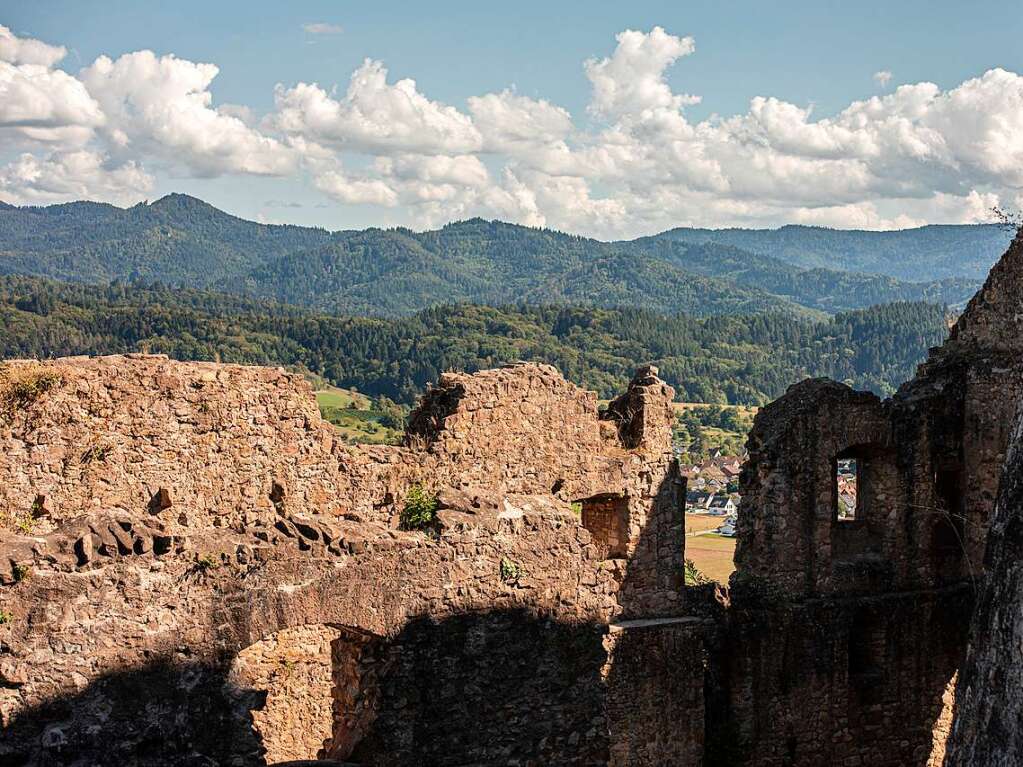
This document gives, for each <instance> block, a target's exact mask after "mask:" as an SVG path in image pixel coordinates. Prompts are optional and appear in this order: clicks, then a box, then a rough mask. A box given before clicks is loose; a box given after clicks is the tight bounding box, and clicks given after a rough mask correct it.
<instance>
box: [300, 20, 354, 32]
mask: <svg viewBox="0 0 1023 767" xmlns="http://www.w3.org/2000/svg"><path fill="white" fill-rule="evenodd" d="M302 29H303V30H305V31H306V32H308V33H309V34H310V35H340V34H341V33H342V32H344V31H345V30H344V27H342V26H341V25H340V24H329V23H327V22H325V21H314V22H310V23H309V24H303V25H302Z"/></svg>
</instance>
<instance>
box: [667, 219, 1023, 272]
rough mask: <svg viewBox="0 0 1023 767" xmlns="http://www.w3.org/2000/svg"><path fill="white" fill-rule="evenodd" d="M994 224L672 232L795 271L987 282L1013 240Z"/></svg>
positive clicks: (673, 236) (669, 235)
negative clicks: (887, 229)
mask: <svg viewBox="0 0 1023 767" xmlns="http://www.w3.org/2000/svg"><path fill="white" fill-rule="evenodd" d="M1012 236H1013V232H1012V231H1011V230H1010V229H1007V228H1005V227H1003V226H1000V225H996V224H985V225H955V226H923V227H919V228H917V229H901V230H898V231H891V232H871V231H863V230H854V229H828V228H826V227H821V226H796V225H793V226H783V227H781V228H780V229H689V228H681V229H672V230H670V231H667V232H664V233H663V234H660V235H658V237H659V238H661V239H665V240H671V241H676V242H687V243H695V244H699V243H713V244H718V245H731V246H732V247H736V248H741V249H742V250H746V251H749V252H751V253H756V254H758V255H761V256H769V257H772V258H776V259H779V260H781V261H785V262H788V263H790V264H793V265H795V266H798V267H801V268H804V269H807V268H824V269H828V270H834V269H841V270H846V271H852V272H869V273H872V274H884V275H888V276H890V277H894V278H897V279H902V280H919V279H928V280H940V279H945V278H955V277H959V278H967V279H970V280H983V279H984V278H985V277H986V276H987V273H988V270H990V269H991V266H992V265H993V264H994V263H995V261H997V260H998V257H999V256H1001V255H1002V253H1003V252H1004V251H1005V249H1006V248H1007V247H1008V245H1009V241H1010V240H1012Z"/></svg>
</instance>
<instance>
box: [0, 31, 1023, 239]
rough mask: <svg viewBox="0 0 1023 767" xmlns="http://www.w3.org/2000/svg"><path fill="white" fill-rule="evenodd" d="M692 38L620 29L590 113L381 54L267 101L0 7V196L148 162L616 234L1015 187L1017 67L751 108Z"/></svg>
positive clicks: (115, 175) (79, 186)
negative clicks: (447, 88)
mask: <svg viewBox="0 0 1023 767" xmlns="http://www.w3.org/2000/svg"><path fill="white" fill-rule="evenodd" d="M305 29H306V31H307V32H308V33H309V34H327V33H336V32H337V31H340V30H339V28H337V29H335V28H334V25H330V24H327V23H326V22H315V23H310V24H308V25H305ZM695 51H696V47H695V43H694V41H693V39H692V38H690V37H684V36H677V35H673V34H671V33H669V32H667V31H666V30H664V29H662V28H661V27H654V28H653V29H651V30H649V31H637V30H626V31H623V32H621V33H620V34H619V35H618V36H617V39H616V42H615V44H614V47H613V49H612V50H610V51H609V53H608V55H607V56H605V57H597V58H593V59H590V60H588V61H585V62H583V63H582V68H583V72H584V74H585V75H586V77H587V79H588V82H589V88H590V97H589V103H588V107H587V114H588V119H587V120H583V121H577V120H576V119H574V118H573V116H572V115H571V114H570V113H569V112H568V111H567V110H566V109H564V108H563V107H561V106H559V105H557V104H555V103H552V102H550V101H548V100H546V99H544V98H542V97H540V96H526V95H523V94H520V93H518V92H517V91H516V90H515V89H514V88H506V89H504V90H495V91H493V92H489V93H484V94H482V95H473V96H470V97H468V98H467V99H466V102H465V105H464V106H460V105H456V104H445V103H443V102H441V101H438V100H436V99H433V98H431V97H430V96H429V95H428V94H426V93H424V92H423V91H422V90H420V88H419V86H418V85H417V83H416V82H415V80H413V79H411V78H404V79H397V80H391V81H389V79H388V71H387V69H386V67H385V66H384V64H383V63H382V62H380V61H376V60H373V59H366V60H365V61H364V62H363V63H362V65H360V66H359V67H358V68H357V69H356V70H355V71H354V72H353V73H352V75H351V77H350V79H349V81H348V83H347V86H346V87H343V89H341V90H339V89H337V88H335V87H331V86H329V85H328V86H321V85H319V84H316V83H310V82H298V83H295V84H281V85H278V86H277V88H276V90H275V92H274V106H273V109H272V110H270V112H269V113H268V114H261V113H257V112H256V111H255V110H253V109H252V108H250V107H248V106H246V105H243V104H220V105H217V104H215V103H214V100H213V96H212V93H211V90H210V88H211V84H212V82H213V80H214V78H215V77H216V76H217V74H218V71H219V70H218V68H217V67H216V65H214V64H212V63H198V62H192V61H188V60H186V59H180V58H177V57H175V56H173V55H162V56H161V55H157V54H156V53H154V52H152V51H137V52H134V53H127V54H124V55H121V56H119V57H116V58H112V57H108V56H100V57H99V58H97V59H96V61H95V62H93V63H92V64H91V65H89V66H87V67H85V68H84V69H83V70H82V71H81V72H79V73H77V74H71V73H68V72H66V71H64V70H62V69H58V68H57V65H58V63H59V62H60V61H61V60H62V58H63V57H64V53H65V51H64V49H63V48H61V47H59V46H54V45H50V44H48V43H43V42H40V41H37V40H31V39H27V38H20V37H18V36H16V35H14V34H13V33H12V32H11V31H10V30H8V29H6V28H4V27H0V150H4V151H5V155H4V157H5V159H3V160H0V162H6V163H7V164H6V165H0V195H3V196H4V197H6V198H7V199H11V200H15V201H18V200H22V201H30V202H44V201H53V200H59V199H73V198H75V197H94V198H99V199H107V200H121V201H132V199H133V197H134V198H135V199H137V198H138V196H140V195H143V194H145V193H146V192H148V191H149V190H150V189H151V188H152V185H153V178H152V176H153V174H161V173H169V174H173V175H180V174H186V175H192V176H202V177H207V176H217V175H225V174H255V175H267V176H288V177H294V178H298V179H301V180H303V181H305V182H307V183H309V184H310V185H311V186H312V187H313V188H315V189H317V190H319V191H320V192H321V193H322V194H323V195H324V196H325V198H330V199H333V200H337V201H340V202H342V203H344V204H349V205H368V206H378V207H381V208H387V209H390V210H393V211H394V213H393V214H392V217H396V218H399V219H401V220H402V221H404V222H405V223H408V224H411V225H421V226H432V225H436V224H443V223H445V222H447V221H449V220H451V219H454V218H460V217H465V216H472V215H483V216H491V217H497V218H503V219H508V220H513V221H518V222H521V223H526V224H530V225H545V226H552V227H558V228H562V229H567V230H570V231H575V232H580V233H584V234H591V235H596V236H603V237H624V236H633V235H638V234H644V233H649V232H651V231H656V230H658V229H664V228H668V227H671V226H678V225H700V226H719V225H748V226H769V225H777V224H781V223H785V222H805V223H815V224H823V225H829V226H855V227H863V228H891V227H901V226H910V225H917V224H920V223H925V222H928V221H948V222H961V221H974V220H983V219H984V218H985V217H986V216H987V211H988V210H989V209H990V207H991V206H992V205H995V204H999V203H1001V204H1004V205H1013V204H1018V203H1017V201H1018V200H1020V199H1023V77H1020V75H1018V74H1016V73H1013V72H1010V71H1006V70H1003V69H992V70H989V71H987V72H985V73H983V74H982V75H980V76H978V77H975V78H972V79H969V80H966V81H965V82H963V83H960V84H959V85H957V86H955V87H952V88H950V89H948V90H942V89H941V88H939V87H938V86H937V85H935V84H933V83H928V82H922V83H911V84H905V85H900V86H898V87H896V88H894V89H893V90H891V91H890V92H888V85H889V84H890V83H891V74H890V73H889V72H887V71H881V72H878V73H876V74H875V76H874V79H875V81H876V82H877V84H878V85H879V86H880V87H882V88H883V89H884V90H885V91H886V92H885V93H883V94H878V95H875V96H872V97H870V98H865V99H862V100H856V101H852V102H851V103H850V104H849V105H848V106H846V107H845V108H844V109H842V110H840V111H839V112H837V113H835V114H832V115H829V116H824V117H818V116H817V115H815V114H814V112H813V110H812V108H811V107H810V106H808V105H803V104H795V103H791V102H788V101H785V100H783V99H779V98H777V97H774V96H771V95H770V94H763V95H759V96H757V97H755V98H753V99H751V101H750V104H749V107H748V109H746V110H744V111H743V112H742V113H740V114H736V115H733V116H727V117H718V116H713V117H710V118H708V119H704V120H700V121H694V120H692V119H691V118H690V116H689V114H688V111H689V110H687V108H688V107H689V106H690V105H692V104H694V103H696V102H697V101H698V100H699V99H698V97H696V96H693V95H689V94H687V93H685V92H681V91H677V90H676V89H674V88H673V87H672V85H671V83H670V82H669V80H668V75H669V71H670V69H671V67H673V66H674V65H676V64H678V65H679V66H682V64H681V63H680V62H682V61H683V60H684V59H685V58H686V57H688V56H690V55H693V54H694V53H695ZM712 96H713V94H711V97H712Z"/></svg>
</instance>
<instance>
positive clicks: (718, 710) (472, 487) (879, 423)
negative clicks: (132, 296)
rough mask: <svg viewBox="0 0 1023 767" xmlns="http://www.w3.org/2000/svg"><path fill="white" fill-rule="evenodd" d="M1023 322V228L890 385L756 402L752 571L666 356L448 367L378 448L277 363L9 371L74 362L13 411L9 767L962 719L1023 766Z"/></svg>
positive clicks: (742, 753) (996, 760)
mask: <svg viewBox="0 0 1023 767" xmlns="http://www.w3.org/2000/svg"><path fill="white" fill-rule="evenodd" d="M1021 323H1023V244H1021V243H1020V242H1019V241H1017V242H1016V243H1014V244H1013V246H1012V247H1011V248H1010V250H1009V252H1008V253H1007V254H1006V255H1005V256H1004V257H1003V259H1002V261H1001V262H1000V263H999V265H998V266H996V268H995V269H994V270H993V271H992V274H991V276H990V278H989V280H988V282H987V284H986V285H985V287H984V289H983V290H982V291H981V292H980V293H979V294H978V295H977V297H976V298H975V299H974V300H973V302H971V304H970V306H969V307H968V309H967V311H966V312H965V313H964V314H963V316H962V317H961V319H960V320H959V322H958V324H957V326H956V327H955V328H954V330H953V332H952V336H951V338H950V339H949V340H948V342H946V344H945V345H944V346H942V347H941V348H940V349H934V350H932V352H931V355H930V357H929V359H928V361H927V363H926V364H924V365H923V366H921V368H920V372H919V374H918V376H917V378H916V379H914V380H913V381H911V382H909V383H907V384H906V385H905V386H903V387H902V389H900V391H899V392H898V393H897V394H896V395H895V396H894V397H893V398H891V399H889V400H886V401H881V400H879V399H878V398H877V397H875V396H873V395H871V394H868V393H863V392H854V391H852V390H850V389H849V388H848V387H845V386H842V385H840V384H837V383H835V382H831V381H823V380H815V381H806V382H803V383H801V384H798V385H796V386H794V387H792V388H791V389H790V390H789V392H788V393H787V394H786V395H785V396H783V397H782V398H780V399H779V400H778V401H777V402H775V403H772V404H771V405H770V406H768V407H766V408H764V409H762V410H761V412H760V413H759V415H758V416H757V419H756V422H755V425H754V428H753V431H752V433H751V435H750V440H749V450H750V460H749V462H748V464H747V466H746V469H745V471H744V473H743V476H742V479H741V485H742V488H741V489H742V492H743V505H742V508H741V509H740V515H739V548H738V551H737V555H736V563H737V572H736V574H735V576H734V577H733V580H732V583H731V586H730V589H728V590H722V589H717V588H714V587H700V588H694V589H685V588H684V587H683V585H682V580H681V579H682V573H683V567H682V560H683V556H684V551H683V544H684V533H683V531H684V523H683V516H682V515H683V508H682V499H683V498H684V497H685V486H684V480H683V478H681V477H680V476H679V473H678V467H677V465H676V464H675V462H674V461H673V459H672V457H671V452H670V435H671V425H672V419H673V415H672V410H671V400H672V396H673V392H672V391H671V389H670V388H669V387H667V386H666V385H664V384H663V383H662V382H661V381H660V380H658V379H657V376H656V370H653V369H642V370H640V371H638V373H637V375H636V377H635V379H634V380H633V381H632V383H631V384H630V386H629V388H628V390H627V391H626V392H624V393H623V394H622V396H621V397H619V398H617V399H616V400H614V401H612V402H611V403H610V405H609V406H608V407H607V408H606V410H605V411H603V412H600V411H598V407H597V402H596V398H595V395H594V394H593V393H591V392H586V391H583V390H581V389H578V388H577V387H575V386H573V385H571V384H569V383H567V382H566V381H564V379H563V378H562V377H561V376H560V375H559V374H558V373H557V372H556V371H555V370H554V369H553V368H550V367H547V366H543V365H526V364H518V365H513V366H509V367H506V368H501V369H497V370H491V371H484V372H481V373H478V374H475V375H462V374H445V375H444V376H442V378H441V380H440V381H439V382H438V385H437V386H436V387H435V388H434V389H432V390H431V391H430V392H428V393H427V394H426V396H425V397H424V398H423V400H422V402H421V404H420V406H419V408H418V409H417V411H416V412H415V413H414V414H413V416H412V418H411V421H410V426H409V429H408V433H407V439H406V444H405V445H404V446H402V447H365V448H353V447H350V446H347V445H344V444H343V443H341V442H340V441H339V440H338V439H337V438H336V437H335V435H334V433H333V431H332V429H331V428H330V427H329V425H327V424H325V423H324V422H323V421H322V420H321V419H320V416H319V413H318V411H317V409H316V405H315V401H314V399H313V397H312V394H311V392H310V391H309V387H308V386H307V385H306V384H305V383H304V382H303V381H301V379H299V378H298V377H296V376H293V375H290V374H287V373H285V372H283V371H280V370H269V369H261V368H250V367H241V366H229V365H213V364H202V363H193V364H184V363H178V362H173V361H170V360H168V359H166V358H163V357H159V356H129V357H108V358H97V359H86V358H74V359H64V360H57V361H53V362H48V363H35V362H28V361H25V362H11V363H5V364H6V367H5V368H4V372H5V375H6V376H7V378H8V379H10V378H11V377H12V376H13V377H14V378H17V379H23V380H32V377H33V376H38V375H41V374H46V375H47V376H48V379H47V380H50V381H55V383H53V385H52V386H48V387H36V388H33V387H27V388H26V391H29V392H34V394H33V395H32V396H31V397H22V398H21V399H19V400H18V407H17V408H13V409H11V410H10V413H9V414H5V416H4V417H3V422H2V423H0V450H2V451H3V456H4V457H3V458H2V459H0V516H2V517H3V519H4V520H5V529H4V532H2V533H0V610H2V611H3V612H2V613H0V615H2V616H3V618H2V620H0V717H2V724H3V728H4V729H3V734H2V737H0V763H3V764H47V765H50V764H139V765H170V764H174V765H178V764H196V765H199V764H203V765H206V764H237V765H249V764H252V765H258V764H266V763H273V762H275V761H283V760H288V759H303V758H307V759H308V758H317V757H321V758H328V757H329V758H332V759H336V760H349V761H350V762H354V763H359V764H365V765H412V764H436V765H462V764H467V763H472V764H501V765H507V764H518V765H541V764H559V765H560V764H566V765H569V764H576V765H603V764H613V765H667V764H672V765H699V764H705V765H767V766H770V767H774V766H775V765H777V767H782V766H796V765H806V766H807V767H810V766H811V765H814V766H815V765H824V764H842V765H850V766H852V765H867V764H869V765H874V766H876V765H880V766H886V765H892V767H894V766H895V765H920V766H921V767H923V766H925V765H926V767H937V766H938V765H940V764H942V762H943V761H944V758H945V749H946V743H945V740H946V736H948V733H949V730H950V727H951V730H952V735H951V750H950V758H949V764H954V765H960V764H962V765H966V764H999V765H1001V764H1016V763H1019V761H1020V759H1019V756H1020V751H1019V747H1018V745H1017V742H1018V739H1017V738H1016V737H1015V734H1014V733H1016V731H1017V730H1018V729H1019V728H1018V727H1015V728H1014V724H1017V725H1018V724H1019V721H1018V720H1019V710H1020V706H1019V701H1020V700H1021V698H1020V697H1019V695H1018V690H1017V688H1018V685H1016V684H1015V682H1014V680H1015V676H1014V674H1015V673H1016V672H1015V671H1012V670H1011V669H1013V668H1015V667H1016V666H1018V665H1019V661H1020V659H1019V648H1018V643H1017V644H1013V642H1012V641H1011V639H1006V637H1012V636H1018V631H1017V630H1016V628H1013V627H1015V626H1016V624H1017V623H1018V620H1019V613H1020V609H1019V599H1018V596H1019V586H1018V583H1017V580H1018V578H1016V576H1015V575H1014V573H1015V569H1013V568H1014V567H1015V565H1013V562H1015V558H1018V556H1017V555H1018V553H1019V549H1020V546H1019V545H1018V540H1017V538H1019V537H1020V536H1018V535H1016V533H1015V532H1014V531H1015V530H1016V527H1018V526H1019V525H1018V524H1017V522H1018V517H1019V515H1018V514H1017V510H1018V507H1019V504H1018V503H1017V500H1018V499H1017V498H1016V496H1017V495H1018V492H1017V490H1018V486H1019V485H1020V483H1019V482H1018V481H1017V479H1018V477H1017V474H1019V464H1020V461H1019V460H1018V458H1019V456H1018V450H1017V452H1016V453H1014V455H1015V458H1013V460H1012V461H1010V463H1009V466H1008V468H1007V469H1006V475H1005V476H1006V479H1005V480H1004V481H1003V485H1002V491H1001V500H1000V501H999V503H998V507H997V512H995V511H994V510H995V503H994V499H995V496H996V494H997V492H998V483H999V469H1000V467H1001V466H1002V465H1003V463H1004V457H1005V454H1006V452H1007V449H1008V447H1009V446H1010V444H1016V443H1018V440H1019V427H1017V434H1016V436H1015V437H1013V436H1012V434H1011V430H1010V424H1011V423H1012V422H1013V417H1014V413H1015V409H1016V403H1017V401H1018V399H1019V395H1020V393H1021V391H1023V363H1021V362H1020V360H1021V359H1023V357H1021V355H1020V352H1021V351H1023V348H1020V347H1021V346H1023V332H1021V331H1023V327H1020V324H1021ZM53 374H55V375H53ZM44 389H45V390H44ZM847 458H853V459H855V460H856V464H857V467H858V485H859V493H858V495H859V502H858V507H857V509H856V514H855V519H852V520H849V519H844V518H840V517H839V515H838V504H837V490H836V487H837V486H836V479H835V472H836V466H837V462H838V461H839V460H844V459H847ZM415 485H422V486H424V487H426V488H428V489H429V490H431V491H433V492H436V494H437V497H438V500H439V512H438V522H437V525H436V527H435V529H433V530H431V531H427V532H422V531H418V532H417V531H404V530H401V529H400V527H399V524H398V521H399V520H398V515H399V511H400V509H401V508H402V505H403V502H404V498H405V495H406V494H407V493H408V492H409V489H410V488H412V487H413V486H415ZM993 513H995V523H994V533H993V535H992V540H991V544H990V546H989V548H988V551H987V560H986V568H987V570H988V571H989V572H990V573H991V577H985V565H984V549H985V545H986V541H987V540H988V529H989V527H990V520H991V517H992V514H993ZM977 589H982V598H981V601H980V609H979V611H978V613H977V616H976V617H975V619H974V625H973V629H972V639H971V638H970V637H971V634H970V633H969V632H970V615H971V611H972V609H973V603H974V595H975V593H976V590H977ZM970 642H972V643H973V644H972V645H971V651H970V654H969V657H968V660H967V662H966V665H965V666H964V665H963V663H964V658H965V657H966V648H967V645H968V643H970ZM960 668H962V672H961V674H960V676H959V677H958V691H957V692H956V693H955V694H953V690H954V689H955V687H956V679H957V677H956V672H957V670H958V669H960ZM992 691H994V692H995V693H996V695H990V693H991V692H992ZM956 699H958V700H959V702H960V711H959V712H958V713H955V712H954V705H955V704H954V701H955V700H956ZM954 713H955V717H954Z"/></svg>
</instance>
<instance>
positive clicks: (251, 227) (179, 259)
mask: <svg viewBox="0 0 1023 767" xmlns="http://www.w3.org/2000/svg"><path fill="white" fill-rule="evenodd" d="M992 247H993V246H992ZM998 252H1000V249H992V250H991V251H990V253H985V255H984V258H988V259H989V261H993V260H994V258H995V257H996V256H997V255H998ZM820 261H821V262H822V263H823V264H824V266H823V267H820V268H815V269H813V270H812V271H804V270H802V269H801V268H797V267H794V266H793V265H792V264H790V263H786V262H785V261H783V260H779V259H778V258H775V257H773V256H772V255H770V254H767V255H764V254H756V255H755V254H753V253H750V252H747V251H744V250H740V249H737V248H736V247H734V246H732V245H729V244H727V243H725V244H717V243H702V244H700V243H687V242H680V241H676V239H673V238H670V237H661V238H646V239H642V240H636V241H632V242H624V243H621V242H620V243H605V242H599V241H597V240H592V239H588V238H584V237H575V236H571V235H567V234H562V233H560V232H555V231H551V230H544V229H535V228H529V227H523V226H516V225H512V224H504V223H501V222H497V221H483V220H481V219H473V220H470V221H463V222H459V223H456V224H451V225H449V226H446V227H444V228H442V229H439V230H436V231H431V232H422V233H417V232H412V231H410V230H407V229H394V230H380V229H367V230H364V231H345V232H328V231H326V230H323V229H313V228H305V227H297V226H267V225H263V224H257V223H254V222H251V221H244V220H242V219H239V218H236V217H234V216H230V215H228V214H226V213H224V212H223V211H220V210H217V209H216V208H214V207H212V206H210V205H208V204H206V203H204V202H202V201H201V200H197V199H195V198H192V197H188V196H186V195H169V196H167V197H164V198H162V199H160V200H157V201H156V202H154V203H152V204H140V205H136V206H134V207H132V208H128V209H121V208H117V207H114V206H111V205H103V204H98V203H90V202H78V203H69V204H66V205H54V206H50V207H45V208H32V207H26V208H18V207H13V206H0V274H30V275H37V276H47V277H53V278H56V279H60V280H67V281H81V282H88V283H97V284H103V283H107V282H109V281H112V280H121V281H136V280H145V281H159V282H161V283H166V284H173V285H177V286H182V287H194V288H215V289H219V290H224V291H230V292H237V293H243V294H246V295H251V296H254V297H260V298H269V299H273V300H277V301H285V302H289V303H293V304H296V305H301V306H305V307H309V308H314V309H318V310H321V311H330V312H336V313H344V314H369V315H376V316H389V317H397V316H404V315H411V314H414V313H416V312H418V311H420V310H422V309H424V308H428V307H431V306H438V305H444V304H450V303H453V302H471V303H482V304H493V305H501V304H507V303H509V302H519V301H524V302H529V303H531V304H537V305H541V304H552V303H573V304H585V305H591V306H603V307H642V308H645V309H651V310H655V311H660V312H665V313H676V312H686V313H688V314H692V315H695V316H707V315H717V314H733V313H745V314H748V313H756V312H763V311H781V312H788V313H792V314H803V315H813V316H819V315H815V314H814V312H816V311H818V310H819V311H824V312H835V311H842V310H847V309H853V308H861V307H865V306H869V305H872V304H875V303H883V302H889V301H905V300H909V301H914V300H926V301H932V302H935V303H945V304H951V305H955V304H960V303H962V302H964V301H965V300H966V299H967V298H969V296H970V295H972V294H973V293H974V292H975V291H976V289H977V287H978V283H977V282H974V281H972V280H966V279H962V278H958V279H950V280H946V281H944V282H936V281H935V277H933V276H932V274H933V273H932V272H931V271H928V270H927V269H915V270H914V271H913V273H912V275H911V279H912V280H917V281H920V282H910V281H908V280H906V281H899V280H896V279H893V278H891V277H886V276H881V275H878V274H861V273H851V272H848V271H836V270H834V269H832V268H830V266H828V264H827V257H826V256H822V258H821V259H820Z"/></svg>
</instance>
